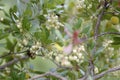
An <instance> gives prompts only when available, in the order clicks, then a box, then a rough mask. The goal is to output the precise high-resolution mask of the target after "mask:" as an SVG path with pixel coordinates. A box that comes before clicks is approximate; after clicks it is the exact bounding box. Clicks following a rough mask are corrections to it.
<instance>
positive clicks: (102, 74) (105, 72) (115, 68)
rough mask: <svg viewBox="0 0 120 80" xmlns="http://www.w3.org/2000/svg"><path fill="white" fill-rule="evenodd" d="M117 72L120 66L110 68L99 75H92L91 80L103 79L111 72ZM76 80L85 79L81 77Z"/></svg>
mask: <svg viewBox="0 0 120 80" xmlns="http://www.w3.org/2000/svg"><path fill="white" fill-rule="evenodd" d="M118 70H120V65H119V66H116V67H113V68H110V69H108V70H106V71H103V72H101V73H99V74H96V75H94V77H93V79H94V80H96V79H99V78H101V77H103V76H104V75H106V74H109V73H111V72H115V71H118ZM78 80H86V77H85V76H84V77H82V78H80V79H78Z"/></svg>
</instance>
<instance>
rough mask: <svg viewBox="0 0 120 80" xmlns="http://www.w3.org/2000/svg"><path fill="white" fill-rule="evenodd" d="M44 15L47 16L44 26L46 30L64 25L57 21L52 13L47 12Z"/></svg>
mask: <svg viewBox="0 0 120 80" xmlns="http://www.w3.org/2000/svg"><path fill="white" fill-rule="evenodd" d="M44 16H45V17H46V18H47V21H46V27H47V29H48V30H50V29H51V28H55V29H59V28H60V27H63V26H64V25H63V24H62V23H61V22H59V20H58V16H57V15H55V14H54V13H49V14H47V15H44Z"/></svg>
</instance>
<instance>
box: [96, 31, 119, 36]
mask: <svg viewBox="0 0 120 80" xmlns="http://www.w3.org/2000/svg"><path fill="white" fill-rule="evenodd" d="M107 34H113V35H120V32H104V33H101V34H99V35H98V37H101V36H103V35H107Z"/></svg>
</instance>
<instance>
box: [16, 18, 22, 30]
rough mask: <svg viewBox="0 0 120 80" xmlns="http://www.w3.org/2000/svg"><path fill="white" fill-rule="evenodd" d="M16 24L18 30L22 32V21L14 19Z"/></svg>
mask: <svg viewBox="0 0 120 80" xmlns="http://www.w3.org/2000/svg"><path fill="white" fill-rule="evenodd" d="M16 25H17V28H18V29H19V30H20V32H23V29H22V22H21V21H20V20H16Z"/></svg>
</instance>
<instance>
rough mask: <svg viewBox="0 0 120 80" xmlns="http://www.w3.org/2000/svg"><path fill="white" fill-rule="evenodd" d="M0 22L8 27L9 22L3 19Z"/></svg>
mask: <svg viewBox="0 0 120 80" xmlns="http://www.w3.org/2000/svg"><path fill="white" fill-rule="evenodd" d="M0 22H1V23H2V24H4V25H10V23H11V21H10V20H9V19H3V20H0Z"/></svg>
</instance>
